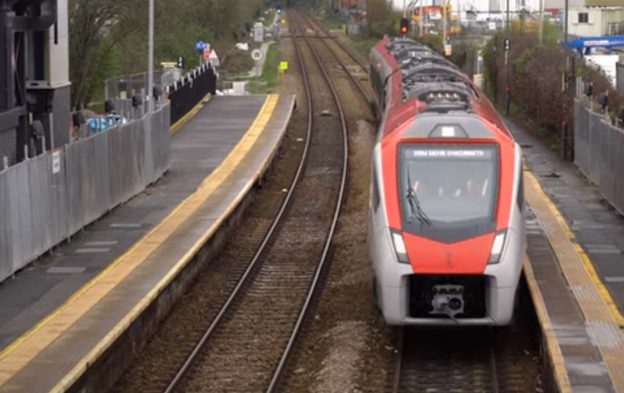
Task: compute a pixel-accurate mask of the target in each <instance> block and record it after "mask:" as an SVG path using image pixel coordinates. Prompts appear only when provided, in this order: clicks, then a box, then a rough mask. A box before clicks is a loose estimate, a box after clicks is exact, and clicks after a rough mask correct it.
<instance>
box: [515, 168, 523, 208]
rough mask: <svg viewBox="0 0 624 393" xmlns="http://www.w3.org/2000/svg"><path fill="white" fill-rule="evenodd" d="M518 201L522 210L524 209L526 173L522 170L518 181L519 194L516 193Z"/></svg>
mask: <svg viewBox="0 0 624 393" xmlns="http://www.w3.org/2000/svg"><path fill="white" fill-rule="evenodd" d="M516 203H517V204H518V209H520V211H523V210H524V174H523V173H522V171H520V182H519V183H518V195H516Z"/></svg>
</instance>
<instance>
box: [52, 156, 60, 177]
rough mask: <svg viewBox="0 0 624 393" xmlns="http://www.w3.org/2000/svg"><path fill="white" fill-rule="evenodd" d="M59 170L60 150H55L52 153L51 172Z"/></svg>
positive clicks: (54, 172) (55, 172)
mask: <svg viewBox="0 0 624 393" xmlns="http://www.w3.org/2000/svg"><path fill="white" fill-rule="evenodd" d="M60 171H61V152H60V151H55V152H54V153H52V174H54V175H55V174H57V173H59V172H60Z"/></svg>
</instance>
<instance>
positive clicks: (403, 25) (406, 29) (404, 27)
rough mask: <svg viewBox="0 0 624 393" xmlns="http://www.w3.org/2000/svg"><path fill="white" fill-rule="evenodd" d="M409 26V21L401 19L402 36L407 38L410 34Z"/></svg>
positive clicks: (400, 31) (400, 30) (400, 29)
mask: <svg viewBox="0 0 624 393" xmlns="http://www.w3.org/2000/svg"><path fill="white" fill-rule="evenodd" d="M409 25H410V21H409V19H407V18H401V22H400V27H399V33H401V35H402V36H406V35H407V33H409Z"/></svg>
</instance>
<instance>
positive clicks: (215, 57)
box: [208, 49, 221, 67]
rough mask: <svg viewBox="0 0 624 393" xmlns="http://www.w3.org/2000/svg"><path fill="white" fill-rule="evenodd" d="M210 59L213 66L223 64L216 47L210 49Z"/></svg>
mask: <svg viewBox="0 0 624 393" xmlns="http://www.w3.org/2000/svg"><path fill="white" fill-rule="evenodd" d="M208 61H209V62H210V64H212V66H213V67H219V66H221V59H219V55H218V54H217V51H215V50H214V49H213V50H211V51H210V55H209V56H208Z"/></svg>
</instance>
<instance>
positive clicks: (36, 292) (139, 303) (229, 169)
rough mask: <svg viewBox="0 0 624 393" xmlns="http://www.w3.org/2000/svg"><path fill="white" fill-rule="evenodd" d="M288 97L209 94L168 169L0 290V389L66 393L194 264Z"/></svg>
mask: <svg viewBox="0 0 624 393" xmlns="http://www.w3.org/2000/svg"><path fill="white" fill-rule="evenodd" d="M293 106H294V98H293V97H278V96H269V97H264V96H248V97H217V98H213V99H212V100H211V101H210V102H209V103H208V104H207V105H206V106H205V107H204V108H203V109H201V110H200V112H199V113H198V114H197V115H196V116H195V117H194V118H193V119H191V120H190V121H189V122H188V123H187V124H186V125H184V126H183V127H182V128H181V129H179V131H178V132H177V133H176V134H175V135H174V136H173V137H172V138H173V139H172V146H173V148H172V150H173V151H172V165H171V170H170V171H169V173H168V174H167V175H166V176H165V178H164V179H162V180H161V181H160V182H158V184H157V185H156V186H155V187H153V188H150V189H149V190H147V192H145V193H143V194H141V195H140V196H139V197H137V198H134V199H133V200H132V201H130V202H129V203H128V204H126V205H124V206H122V207H119V208H118V209H115V210H114V211H113V212H112V213H111V214H110V215H108V216H107V217H105V218H103V219H102V220H100V221H99V222H97V223H96V224H94V225H93V226H91V227H89V228H88V229H87V230H85V231H84V232H83V233H82V234H80V235H79V236H77V237H75V238H74V239H73V240H72V242H71V243H69V244H66V245H64V246H62V247H60V248H59V249H58V250H57V251H56V252H55V255H53V256H51V257H49V258H46V259H45V260H44V261H42V263H39V264H37V265H36V266H33V267H32V268H30V269H28V271H25V272H22V273H21V274H18V276H17V277H16V278H15V279H12V280H10V281H8V282H5V283H4V284H2V286H1V287H0V337H1V339H2V346H3V348H4V350H3V351H2V352H0V391H49V390H53V389H59V390H63V389H64V388H67V387H68V386H69V385H70V384H71V382H72V381H74V380H76V379H77V378H78V377H79V376H80V374H81V372H82V371H84V369H85V368H86V367H87V365H88V364H90V363H91V362H92V361H93V360H94V359H95V358H97V356H98V355H99V354H100V353H102V351H103V350H105V349H106V348H107V346H108V345H110V344H111V343H112V342H113V340H114V339H115V335H118V334H120V332H121V331H122V330H123V329H124V327H127V326H128V324H129V323H131V321H132V318H133V317H136V315H137V313H138V312H140V310H141V307H146V305H147V304H148V303H149V301H150V300H151V299H153V298H154V297H155V296H156V295H157V293H158V291H159V290H161V289H162V287H163V285H166V284H167V283H168V282H169V281H170V280H171V279H172V278H173V277H174V276H175V274H176V273H177V272H179V271H180V270H181V269H182V268H183V267H184V265H185V263H187V262H188V260H190V258H192V255H193V252H194V251H197V249H198V248H199V246H201V244H202V242H205V241H206V240H207V239H208V238H209V237H210V236H211V235H212V234H213V233H214V232H215V231H216V229H217V227H218V225H219V224H220V223H221V222H222V221H223V220H224V219H225V217H227V215H228V214H229V213H231V211H232V210H233V209H234V208H235V206H236V205H237V204H238V202H240V200H241V199H242V197H244V195H245V194H246V192H247V191H249V189H250V188H251V186H252V185H253V183H254V182H255V181H256V180H257V177H258V176H259V174H260V173H261V171H262V170H263V168H264V167H266V165H267V162H268V160H269V157H270V156H272V155H273V154H275V151H276V150H277V147H278V146H279V141H280V140H281V137H282V136H283V133H284V132H285V129H286V126H287V124H288V120H289V118H290V114H291V113H292V108H293Z"/></svg>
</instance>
